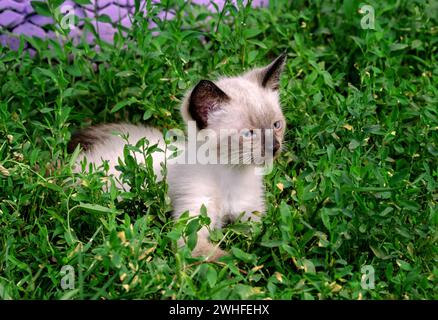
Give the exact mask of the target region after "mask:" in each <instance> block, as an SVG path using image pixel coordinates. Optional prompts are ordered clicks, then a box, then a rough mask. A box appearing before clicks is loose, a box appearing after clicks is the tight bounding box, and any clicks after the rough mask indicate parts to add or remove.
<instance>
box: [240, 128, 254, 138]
mask: <svg viewBox="0 0 438 320" xmlns="http://www.w3.org/2000/svg"><path fill="white" fill-rule="evenodd" d="M240 135H241V136H242V137H244V138H251V137H254V136H255V135H256V134H255V132H254V130H248V129H244V130H242V131H240Z"/></svg>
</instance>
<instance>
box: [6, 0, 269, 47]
mask: <svg viewBox="0 0 438 320" xmlns="http://www.w3.org/2000/svg"><path fill="white" fill-rule="evenodd" d="M210 2H211V1H209V0H192V3H193V4H197V5H206V6H207V8H208V9H209V10H211V11H215V8H214V6H213V5H212V4H211V3H210ZM225 2H226V0H218V1H215V3H216V4H217V5H218V7H219V10H222V9H223V6H224V4H225ZM268 2H269V0H253V2H252V6H253V7H261V6H266V5H267V4H268ZM153 3H159V1H157V0H155V1H153ZM232 3H233V4H236V3H237V1H236V0H232ZM244 3H247V1H244ZM134 7H135V1H134V0H91V3H90V4H86V5H79V4H77V3H75V2H74V1H72V0H66V1H64V3H63V4H62V5H61V6H60V9H61V14H63V16H62V15H61V17H66V15H69V14H72V13H73V14H74V15H75V16H76V17H78V18H79V20H81V19H82V18H87V19H90V20H91V21H90V23H91V24H92V25H93V26H94V28H95V30H96V32H97V33H98V34H99V36H100V38H101V39H102V40H103V41H107V42H112V41H113V39H114V34H115V33H116V32H117V25H122V26H124V27H127V28H129V27H131V26H132V22H131V18H132V14H133V13H134V11H135V9H134ZM145 7H146V2H145V0H141V1H140V10H143V11H144V10H145ZM72 10H73V11H72ZM102 15H106V16H108V17H109V20H110V21H111V23H108V22H106V21H105V20H104V21H105V22H103V21H97V20H96V17H98V16H102ZM174 16H175V15H174V13H172V12H167V15H166V13H165V12H164V11H163V12H160V13H159V14H158V18H160V19H172V18H173V17H174ZM64 20H66V21H65V22H66V23H67V24H68V22H69V21H70V20H72V19H64ZM52 23H53V19H52V18H50V17H45V16H41V15H38V14H37V13H36V12H35V11H34V10H33V8H32V5H31V0H0V29H3V30H5V31H7V32H6V34H3V35H0V44H1V45H2V46H8V47H10V48H12V49H14V50H16V49H17V48H18V46H19V43H20V41H19V39H18V37H17V36H18V35H21V34H22V35H27V36H31V37H39V38H43V39H45V38H52V39H53V38H56V36H55V34H54V33H53V32H51V31H47V30H45V29H44V26H46V25H49V24H52ZM82 26H83V22H78V19H77V18H75V19H74V25H72V26H69V28H70V32H69V35H70V37H71V38H72V40H73V42H74V43H78V41H79V39H80V37H81V36H82V34H83V31H82ZM151 26H152V27H154V26H155V23H151ZM14 35H15V36H14ZM86 39H87V41H89V42H90V43H92V42H94V40H95V39H94V36H93V35H92V34H87V35H86Z"/></svg>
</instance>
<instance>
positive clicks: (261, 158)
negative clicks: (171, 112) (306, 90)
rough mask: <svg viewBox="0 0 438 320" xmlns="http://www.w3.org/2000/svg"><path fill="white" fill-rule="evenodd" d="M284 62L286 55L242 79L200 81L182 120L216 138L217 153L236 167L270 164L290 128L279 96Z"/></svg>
mask: <svg viewBox="0 0 438 320" xmlns="http://www.w3.org/2000/svg"><path fill="white" fill-rule="evenodd" d="M284 63H285V56H284V55H282V56H280V57H278V58H277V59H276V60H274V61H273V62H272V63H271V64H270V65H268V66H267V67H264V68H258V69H254V70H252V71H250V72H248V73H245V74H243V75H241V76H238V77H231V78H222V79H219V80H218V81H215V83H213V82H211V81H208V80H202V81H200V82H199V83H198V85H197V86H195V88H194V89H193V90H192V92H191V93H190V95H189V96H188V98H187V99H186V101H185V102H184V104H183V108H182V114H183V117H184V118H185V120H186V121H189V120H194V121H196V126H197V128H198V129H200V130H201V131H205V132H209V131H210V130H211V132H214V133H216V137H217V140H215V141H214V143H218V148H217V149H218V152H219V153H222V154H224V153H226V154H227V157H228V159H229V161H231V163H232V164H236V161H237V163H239V164H264V163H266V161H269V159H272V158H273V157H276V156H278V154H279V153H280V151H281V146H282V143H283V137H284V132H285V128H286V121H285V118H284V116H283V112H282V111H281V107H280V103H279V93H278V88H279V79H280V73H281V71H282V70H283V67H284ZM207 135H208V133H207ZM211 142H213V141H211ZM223 146H225V147H223ZM233 146H234V147H233Z"/></svg>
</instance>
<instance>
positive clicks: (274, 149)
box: [266, 138, 281, 156]
mask: <svg viewBox="0 0 438 320" xmlns="http://www.w3.org/2000/svg"><path fill="white" fill-rule="evenodd" d="M280 147H281V145H280V142H279V141H278V140H277V138H274V139H273V141H272V143H268V145H267V146H266V149H267V151H268V152H269V153H272V155H274V156H276V155H277V154H278V153H279V151H280Z"/></svg>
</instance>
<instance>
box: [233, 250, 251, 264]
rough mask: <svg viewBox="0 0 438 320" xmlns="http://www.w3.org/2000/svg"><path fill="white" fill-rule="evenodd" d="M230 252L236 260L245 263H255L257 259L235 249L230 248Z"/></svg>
mask: <svg viewBox="0 0 438 320" xmlns="http://www.w3.org/2000/svg"><path fill="white" fill-rule="evenodd" d="M231 252H232V253H233V255H234V256H235V257H236V258H238V259H240V260H242V261H244V262H246V263H251V262H255V261H256V260H257V257H256V256H255V255H254V254H250V253H246V252H244V251H242V250H241V249H239V248H237V247H233V248H231Z"/></svg>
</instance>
